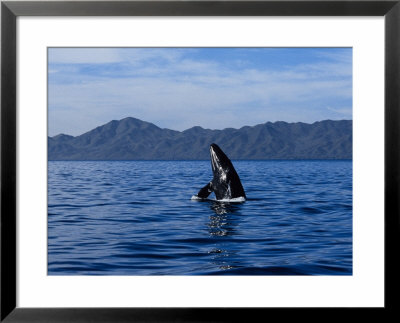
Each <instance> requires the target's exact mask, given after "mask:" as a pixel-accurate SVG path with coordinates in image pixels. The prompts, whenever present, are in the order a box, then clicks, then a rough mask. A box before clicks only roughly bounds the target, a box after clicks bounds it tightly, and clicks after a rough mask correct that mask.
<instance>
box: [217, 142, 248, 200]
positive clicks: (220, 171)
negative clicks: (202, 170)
mask: <svg viewBox="0 0 400 323" xmlns="http://www.w3.org/2000/svg"><path fill="white" fill-rule="evenodd" d="M210 159H211V168H212V171H213V174H214V177H213V180H212V190H213V191H214V193H215V195H216V197H217V199H218V200H221V199H232V198H237V197H242V198H246V194H245V192H244V189H243V186H242V183H241V182H240V179H239V176H238V174H237V173H236V170H235V168H234V167H233V164H232V162H231V161H230V159H229V158H228V156H226V155H225V153H224V152H223V151H222V149H221V148H219V146H218V145H216V144H211V145H210Z"/></svg>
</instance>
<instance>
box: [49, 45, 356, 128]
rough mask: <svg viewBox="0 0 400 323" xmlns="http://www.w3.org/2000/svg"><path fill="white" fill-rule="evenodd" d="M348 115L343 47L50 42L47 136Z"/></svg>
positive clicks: (347, 61) (348, 75) (348, 53)
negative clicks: (125, 124) (129, 122)
mask: <svg viewBox="0 0 400 323" xmlns="http://www.w3.org/2000/svg"><path fill="white" fill-rule="evenodd" d="M125 117H135V118H138V119H141V120H144V121H149V122H152V123H154V124H156V125H157V126H159V127H161V128H169V129H174V130H185V129H188V128H191V127H193V126H201V127H203V128H209V129H224V128H227V127H233V128H240V127H243V126H245V125H249V126H252V125H256V124H260V123H264V122H267V121H271V122H274V121H287V122H307V123H312V122H315V121H320V120H326V119H332V120H340V119H352V49H351V48H49V49H48V118H49V136H54V135H57V134H60V133H65V134H69V135H73V136H76V135H80V134H82V133H85V132H87V131H89V130H91V129H93V128H95V127H97V126H99V125H102V124H104V123H107V122H109V121H111V120H120V119H123V118H125Z"/></svg>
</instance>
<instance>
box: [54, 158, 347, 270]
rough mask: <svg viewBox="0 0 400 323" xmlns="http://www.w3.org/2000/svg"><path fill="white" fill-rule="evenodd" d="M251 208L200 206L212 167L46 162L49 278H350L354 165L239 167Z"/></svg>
mask: <svg viewBox="0 0 400 323" xmlns="http://www.w3.org/2000/svg"><path fill="white" fill-rule="evenodd" d="M233 163H234V166H235V168H236V170H237V172H238V174H239V176H240V178H241V180H242V184H243V187H244V189H245V191H246V195H247V198H248V199H247V200H246V201H245V202H243V203H222V202H218V201H215V200H212V199H213V198H214V196H213V195H210V200H206V201H196V200H192V199H191V197H192V196H193V195H195V194H196V193H197V192H198V190H199V189H200V188H201V187H203V186H204V185H205V184H206V183H208V181H210V180H211V178H212V172H211V166H210V161H100V162H99V161H94V162H92V161H65V162H64V161H50V162H49V163H48V184H49V186H48V274H49V275H351V274H352V162H351V161H233Z"/></svg>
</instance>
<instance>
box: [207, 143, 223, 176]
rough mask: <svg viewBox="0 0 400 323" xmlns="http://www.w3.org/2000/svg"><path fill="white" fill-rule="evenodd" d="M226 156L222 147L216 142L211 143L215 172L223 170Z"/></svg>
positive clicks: (211, 155) (212, 165) (212, 163)
mask: <svg viewBox="0 0 400 323" xmlns="http://www.w3.org/2000/svg"><path fill="white" fill-rule="evenodd" d="M224 157H225V154H224V153H223V152H222V150H221V148H219V147H218V146H217V145H216V144H211V145H210V159H211V167H212V170H213V172H215V171H218V172H221V171H222V170H223V162H224Z"/></svg>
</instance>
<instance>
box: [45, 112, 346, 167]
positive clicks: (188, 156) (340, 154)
mask: <svg viewBox="0 0 400 323" xmlns="http://www.w3.org/2000/svg"><path fill="white" fill-rule="evenodd" d="M352 137H353V136H352V120H338V121H333V120H325V121H318V122H315V123H312V124H308V123H302V122H296V123H287V122H283V121H278V122H274V123H271V122H266V123H263V124H258V125H256V126H244V127H242V128H240V129H233V128H226V129H223V130H211V129H204V128H202V127H199V126H196V127H193V128H190V129H187V130H185V131H176V130H170V129H162V128H159V127H157V126H156V125H154V124H152V123H149V122H146V121H141V120H139V119H136V118H131V117H128V118H125V119H122V120H119V121H117V120H113V121H110V122H108V123H107V124H104V125H102V126H99V127H97V128H95V129H93V130H91V131H89V132H86V133H84V134H82V135H80V136H76V137H73V136H69V135H65V134H60V135H57V136H54V137H48V159H49V160H196V159H198V160H201V159H209V146H210V144H211V143H216V144H218V145H219V146H220V147H221V149H222V150H223V151H224V152H225V153H226V154H227V155H228V156H229V158H230V159H351V158H352Z"/></svg>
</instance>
